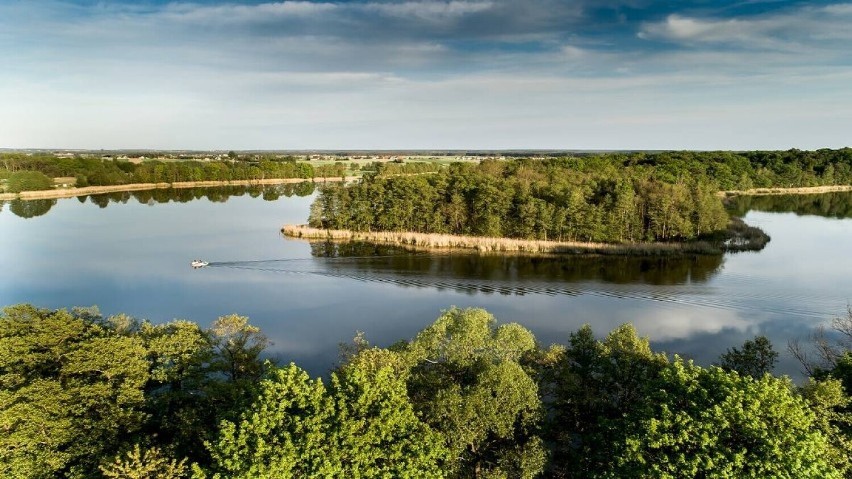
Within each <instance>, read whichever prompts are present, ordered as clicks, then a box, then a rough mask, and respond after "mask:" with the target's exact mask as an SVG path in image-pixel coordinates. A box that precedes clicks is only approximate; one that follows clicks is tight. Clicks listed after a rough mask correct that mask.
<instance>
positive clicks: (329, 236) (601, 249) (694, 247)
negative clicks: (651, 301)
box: [281, 225, 719, 256]
mask: <svg viewBox="0 0 852 479" xmlns="http://www.w3.org/2000/svg"><path fill="white" fill-rule="evenodd" d="M281 233H282V234H284V235H285V236H289V237H292V238H302V239H308V240H311V239H313V240H327V241H365V242H369V243H380V244H390V245H397V246H403V247H409V248H411V249H421V250H474V251H477V252H479V253H483V254H487V253H497V254H533V255H561V254H604V255H649V256H650V255H680V254H712V253H719V249H718V248H715V247H713V246H712V245H711V244H710V243H707V242H691V243H621V244H610V243H584V242H578V241H542V240H522V239H514V238H491V237H481V236H462V235H450V234H438V233H415V232H410V231H350V230H328V229H320V228H312V227H310V226H307V225H284V226H283V227H282V228H281Z"/></svg>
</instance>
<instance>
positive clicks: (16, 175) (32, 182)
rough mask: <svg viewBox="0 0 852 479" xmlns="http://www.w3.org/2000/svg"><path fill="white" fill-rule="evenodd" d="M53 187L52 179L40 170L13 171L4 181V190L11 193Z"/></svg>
mask: <svg viewBox="0 0 852 479" xmlns="http://www.w3.org/2000/svg"><path fill="white" fill-rule="evenodd" d="M50 189H53V180H52V179H50V178H49V177H48V176H47V175H45V174H44V173H42V172H40V171H15V172H13V173H12V174H10V175H9V179H8V180H7V181H6V190H7V191H9V192H11V193H20V192H22V191H38V190H50Z"/></svg>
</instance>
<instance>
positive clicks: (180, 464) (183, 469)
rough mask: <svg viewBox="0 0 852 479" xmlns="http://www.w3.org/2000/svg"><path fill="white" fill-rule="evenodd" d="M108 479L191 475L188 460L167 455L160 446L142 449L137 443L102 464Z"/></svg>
mask: <svg viewBox="0 0 852 479" xmlns="http://www.w3.org/2000/svg"><path fill="white" fill-rule="evenodd" d="M100 470H101V473H102V474H103V476H104V477H106V478H108V479H183V478H186V477H189V468H188V467H187V466H186V460H180V461H177V460H175V459H170V458H168V457H166V456H165V455H164V454H163V452H162V451H161V450H160V449H158V448H152V449H148V450H142V449H141V448H140V447H139V445H138V444H137V445H136V446H134V448H133V449H132V450H130V451H128V452H127V454H126V455H124V456H119V457H116V458H115V459H114V460H113V461H112V462H111V463H107V464H104V465H102V466H100Z"/></svg>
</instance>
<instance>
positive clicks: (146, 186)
mask: <svg viewBox="0 0 852 479" xmlns="http://www.w3.org/2000/svg"><path fill="white" fill-rule="evenodd" d="M308 181H310V182H314V183H334V182H341V181H346V179H345V178H342V177H339V176H338V177H331V178H268V179H262V180H226V181H176V182H174V183H130V184H126V185H105V186H84V187H81V188H76V187H72V188H61V189H55V190H39V191H22V192H20V193H0V201H4V200H49V199H58V198H74V197H76V196H84V195H98V194H103V193H116V192H125V191H144V190H159V189H167V188H200V187H209V186H256V185H279V184H287V183H305V182H308Z"/></svg>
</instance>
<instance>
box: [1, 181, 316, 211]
mask: <svg viewBox="0 0 852 479" xmlns="http://www.w3.org/2000/svg"><path fill="white" fill-rule="evenodd" d="M314 188H315V185H314V183H312V182H310V181H306V182H301V183H287V184H280V185H255V186H209V187H198V188H164V189H156V190H142V191H116V192H112V193H103V194H98V195H84V196H78V197H77V201H79V202H80V203H85V202H86V201H87V200H88V201H89V202H91V203H92V204H94V205H97V206H98V207H100V208H106V207H107V206H109V205H110V204H112V203H122V204H124V203H127V202H128V201H130V200H131V199H134V200H136V201H138V202H139V203H142V204H149V205H153V204H157V203H169V202H171V201H174V202H177V203H188V202H190V201H195V200H201V199H207V200H208V201H212V202H216V203H224V202H226V201H228V199H229V198H231V197H232V196H245V195H248V196H250V197H252V198H262V199H263V200H265V201H276V200H278V199H280V198H281V197H282V196H283V197H287V198H289V197H291V196H310V195H311V194H313V192H314ZM55 204H56V200H13V201H11V202H10V204H9V211H11V212H12V213H14V214H16V215H18V216H20V217H22V218H32V217H34V216H41V215H43V214H45V213H47V212H48V211H49V210H50V208H51V207H53V205H55ZM2 205H3V202H0V211H2V209H3V206H2Z"/></svg>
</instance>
